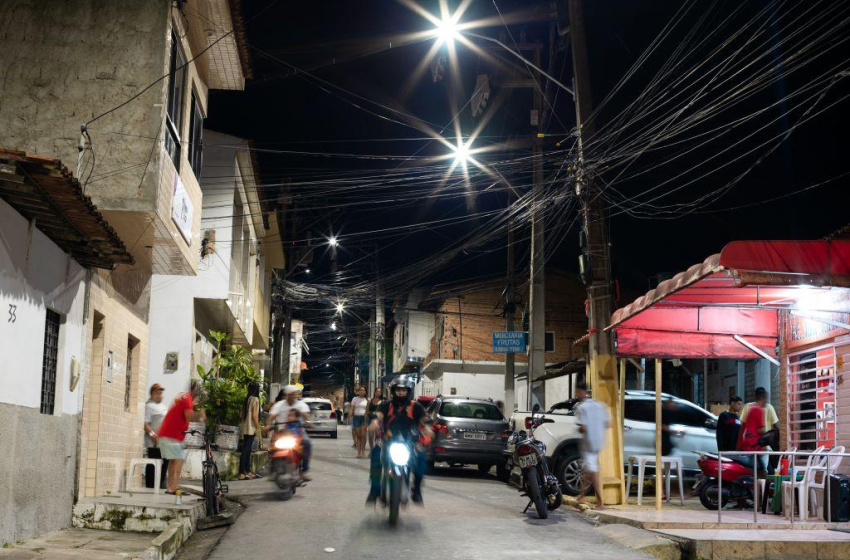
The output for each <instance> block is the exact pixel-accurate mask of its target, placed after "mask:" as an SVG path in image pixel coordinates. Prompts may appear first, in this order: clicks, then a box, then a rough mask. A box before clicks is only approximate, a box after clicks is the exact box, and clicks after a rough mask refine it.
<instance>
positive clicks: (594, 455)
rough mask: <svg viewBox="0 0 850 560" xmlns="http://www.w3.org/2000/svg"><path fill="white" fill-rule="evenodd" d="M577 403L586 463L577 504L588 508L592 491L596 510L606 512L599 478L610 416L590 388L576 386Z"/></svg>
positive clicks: (579, 384) (581, 384)
mask: <svg viewBox="0 0 850 560" xmlns="http://www.w3.org/2000/svg"><path fill="white" fill-rule="evenodd" d="M575 395H576V399H577V400H578V401H579V403H580V404H579V406H578V411H577V412H576V420H577V422H578V429H579V432H580V433H581V434H582V440H581V446H580V448H581V460H582V463H583V470H582V474H583V479H584V480H583V484H582V486H581V492H580V493H579V497H578V503H579V504H585V503H587V502H586V501H585V499H584V498H585V496H586V495H587V492H588V490H589V488H590V486H591V485H592V486H593V490H594V492H595V493H596V506H595V509H604V508H605V506H604V504H603V500H602V480H601V479H600V476H599V452H600V451H601V450H602V447H603V446H604V444H605V431H606V430H607V429H608V428H610V427H611V414H610V413H609V412H608V408H606V407H605V405H604V404H602V403H598V402H596V401H595V400H593V399H591V398H590V397H589V396H588V394H587V384H586V383H584V382H583V381H580V382H578V383H576V388H575Z"/></svg>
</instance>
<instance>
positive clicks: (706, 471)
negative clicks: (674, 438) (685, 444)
mask: <svg viewBox="0 0 850 560" xmlns="http://www.w3.org/2000/svg"><path fill="white" fill-rule="evenodd" d="M694 453H696V454H698V455H699V459H698V460H697V465H699V468H700V471H702V478H701V479H700V481H699V483H698V484H697V487H696V490H697V492H699V501H700V502H701V503H702V505H703V507H705V508H706V509H710V510H713V511H717V507H718V504H720V507H725V506H726V504H728V503H729V502H730V501H732V500H736V501H738V503H739V504H740V505H741V507H742V508H744V507H748V504H747V501H749V502H750V503H752V500H753V481H754V478H753V467H752V466H747V465H746V464H744V463H743V462H739V461H737V460H736V459H735V457H734V456H733V457H723V484H722V485H721V484H720V483H719V480H720V459H719V458H718V456H717V455H715V454H714V453H708V452H706V451H695V452H694ZM721 486H722V491H723V495H722V496H721V495H720V490H721Z"/></svg>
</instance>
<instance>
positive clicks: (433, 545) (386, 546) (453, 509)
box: [209, 428, 652, 560]
mask: <svg viewBox="0 0 850 560" xmlns="http://www.w3.org/2000/svg"><path fill="white" fill-rule="evenodd" d="M313 441H314V450H315V451H314V465H313V471H312V476H313V481H312V482H310V483H309V484H308V485H307V486H306V487H304V488H299V489H298V492H297V493H296V495H295V496H294V497H293V498H292V499H291V500H289V501H287V502H284V501H281V500H280V499H279V497H278V495H277V493H276V492H275V488H276V487H275V485H274V483H272V482H271V481H269V480H268V479H265V478H264V479H261V480H255V481H248V482H236V483H231V484H230V492H231V495H232V496H234V497H236V498H237V499H238V500H239V501H240V502H241V503H243V504H244V505H245V506H246V510H245V511H244V513H243V514H242V515H241V516H240V517H239V519H238V520H237V522H236V523H235V524H234V525H233V526H232V527H230V529H229V530H228V531H227V532H226V533H225V534H224V535H223V536H222V538H221V540H220V541H219V543H218V545H217V546H216V547H215V549H214V550H213V551H212V552H211V554H210V556H209V558H210V559H211V560H233V559H239V558H263V557H267V558H270V559H272V558H275V559H276V558H297V559H299V560H311V559H315V558H322V559H325V560H328V559H330V558H334V557H336V558H345V559H349V558H350V559H372V558H379V559H397V558H404V559H419V558H422V559H425V558H428V559H431V558H434V559H470V560H471V559H479V558H480V559H486V560H499V559H512V560H514V559H520V558H523V559H524V558H546V559H560V558H600V559H604V558H616V560H630V559H632V558H640V559H650V558H652V557H651V556H648V555H646V554H644V553H642V552H637V551H633V550H630V549H626V548H623V547H621V546H619V545H617V544H615V543H613V542H612V541H610V540H608V539H607V538H605V537H604V536H603V535H601V534H599V533H598V532H597V531H596V529H595V528H594V527H593V525H591V524H590V523H589V522H588V521H586V520H584V519H582V518H581V517H580V516H577V515H575V514H573V513H571V512H570V511H568V510H566V509H563V508H562V509H560V510H557V511H555V512H553V513H552V514H551V515H550V517H549V519H547V520H540V519H537V517H536V514H535V513H533V508H532V509H531V510H530V511H529V512H528V513H526V514H523V513H522V510H523V508H524V507H525V504H526V500H525V499H524V498H523V497H521V496H520V495H519V492H518V491H516V490H515V489H513V488H512V487H509V486H507V485H506V484H504V483H501V482H499V481H497V480H496V479H495V477H494V476H493V475H481V474H479V473H478V471H477V469H474V468H464V469H449V468H442V469H440V468H438V469H437V471H438V472H437V473H436V474H435V475H434V476H429V477H428V478H427V479H426V481H425V486H424V498H425V505H424V507H418V506H413V505H411V506H409V507H407V508H406V509H403V510H402V513H401V520H400V521H399V524H398V526H397V527H395V528H391V527H389V526H388V524H387V515H386V512H385V510H384V509H382V508H381V507H380V506H378V507H377V508H376V509H375V508H366V507H365V505H364V504H365V500H366V494H367V492H368V480H367V478H368V461H367V460H365V459H363V460H358V459H356V458H355V457H356V453H355V450H354V449H353V448H352V447H351V443H352V441H351V435H350V433H349V432H348V430H347V428H345V429H344V431H343V430H342V429H341V430H340V433H339V439H336V440H332V439H325V438H323V437H322V436H317V437H314V438H313ZM326 549H328V550H326ZM329 549H333V551H330V550H329Z"/></svg>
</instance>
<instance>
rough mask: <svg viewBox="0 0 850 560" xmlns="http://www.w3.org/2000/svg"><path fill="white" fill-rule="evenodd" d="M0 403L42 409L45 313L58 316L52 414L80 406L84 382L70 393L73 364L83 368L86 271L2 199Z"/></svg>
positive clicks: (76, 410)
mask: <svg viewBox="0 0 850 560" xmlns="http://www.w3.org/2000/svg"><path fill="white" fill-rule="evenodd" d="M0 224H2V226H0V313H2V317H0V356H3V368H2V373H0V402H2V403H8V404H15V405H20V406H25V407H30V408H36V409H38V408H40V405H41V374H42V361H43V358H44V326H45V323H46V320H47V309H51V310H53V311H55V312H57V313H59V314H60V315H61V316H62V322H61V325H60V328H59V353H58V356H57V368H56V383H57V385H56V407H55V408H56V414H57V415H58V414H76V413H78V412H79V411H80V410H81V408H82V398H81V397H80V395H81V394H82V391H81V389H82V386H83V382H82V380H81V381H80V383H79V384H78V385H77V387H76V388H75V390H74V391H71V390H70V376H71V361H72V359H76V360H79V362H80V372H81V373H82V371H83V370H84V367H83V366H84V363H83V362H84V359H85V337H84V328H83V307H84V299H85V278H86V271H85V269H84V268H82V267H81V266H80V265H79V264H77V263H76V261H74V260H73V259H72V258H71V257H69V256H68V255H67V254H66V253H64V252H63V251H62V250H61V249H60V248H59V247H58V246H57V245H56V244H54V243H53V242H52V241H50V240H49V239H48V238H47V236H45V235H44V234H43V233H42V232H41V231H39V230H38V229H37V228H36V229H34V230H33V231H32V237H31V239H30V238H29V222H28V221H27V220H26V219H24V217H23V216H21V215H20V214H18V213H17V212H16V211H15V210H14V209H13V208H12V207H11V206H9V205H8V204H7V203H6V202H4V201H2V200H0Z"/></svg>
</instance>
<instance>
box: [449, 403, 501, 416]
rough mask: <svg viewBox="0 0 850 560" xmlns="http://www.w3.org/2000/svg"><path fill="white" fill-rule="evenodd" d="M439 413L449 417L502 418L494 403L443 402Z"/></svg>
mask: <svg viewBox="0 0 850 560" xmlns="http://www.w3.org/2000/svg"><path fill="white" fill-rule="evenodd" d="M440 415H441V416H446V417H449V418H470V419H472V418H475V419H478V420H502V419H503V418H504V416H502V413H501V412H499V409H498V408H496V405H494V404H490V403H477V402H446V403H443V406H442V408H441V409H440Z"/></svg>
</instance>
